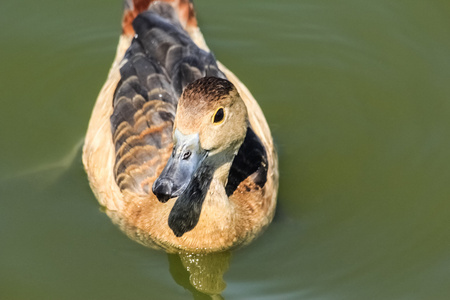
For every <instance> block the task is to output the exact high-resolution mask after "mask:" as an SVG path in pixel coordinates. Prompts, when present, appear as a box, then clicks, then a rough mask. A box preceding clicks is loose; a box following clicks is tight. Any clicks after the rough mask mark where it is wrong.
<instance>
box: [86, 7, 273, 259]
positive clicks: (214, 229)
mask: <svg viewBox="0 0 450 300" xmlns="http://www.w3.org/2000/svg"><path fill="white" fill-rule="evenodd" d="M151 2H152V1H149V0H146V1H134V3H131V2H130V1H129V3H128V9H127V10H126V11H125V15H124V21H123V28H124V30H123V34H122V35H121V37H120V40H119V45H118V48H117V54H116V58H115V60H114V62H113V65H112V67H111V70H110V72H109V75H108V78H107V81H106V83H105V85H104V86H103V88H102V90H101V92H100V94H99V96H98V99H97V102H96V104H95V107H94V110H93V112H92V116H91V120H90V123H89V128H88V132H87V135H86V140H85V145H84V149H83V163H84V166H85V169H86V172H87V174H88V178H89V182H90V185H91V187H92V190H93V192H94V194H95V196H96V197H97V199H98V201H99V202H100V204H101V205H103V206H104V207H105V208H106V211H107V213H108V215H109V216H110V217H111V218H112V219H113V221H114V222H115V223H117V224H118V225H119V226H120V227H121V229H122V230H123V231H124V232H126V233H127V234H128V235H129V236H130V237H132V238H133V239H136V240H137V241H139V242H141V243H143V244H145V245H147V246H151V247H160V248H163V249H165V250H166V251H170V252H174V251H179V250H184V251H193V252H212V251H221V250H225V249H229V248H232V247H235V246H238V245H242V244H245V243H248V242H250V241H251V240H252V239H254V238H255V237H256V236H257V235H258V233H260V232H261V230H262V229H263V228H264V227H266V226H267V225H268V224H269V223H270V222H271V220H272V218H273V214H274V210H275V203H276V195H277V189H278V166H277V156H276V152H275V150H274V146H273V142H272V137H271V134H270V130H269V127H268V125H267V122H266V120H265V118H264V115H263V113H262V111H261V109H260V107H259V106H258V104H257V102H256V101H255V99H254V98H253V96H252V95H251V93H250V92H249V91H248V89H247V88H246V87H245V86H244V85H243V84H242V83H241V82H240V81H239V79H238V78H237V77H236V76H235V75H234V74H233V73H231V72H230V71H229V70H228V69H226V68H225V67H224V66H223V65H221V64H220V63H217V65H216V63H215V62H214V61H212V62H211V61H210V57H211V56H204V57H206V58H203V60H202V58H200V60H201V61H202V62H204V65H203V64H200V65H195V66H194V65H189V64H188V63H184V64H180V65H181V66H182V67H184V68H185V69H184V71H183V72H181V71H180V73H176V72H175V71H174V70H175V69H173V68H172V66H173V65H174V63H171V61H172V60H173V59H172V58H171V56H170V55H172V54H173V53H174V54H173V57H175V58H174V59H175V61H177V59H178V60H182V59H184V58H183V55H185V53H186V52H189V51H191V50H189V51H188V50H183V49H184V48H183V47H181V46H180V44H177V43H176V42H174V43H173V44H170V45H169V47H168V48H164V49H163V50H164V51H162V50H161V49H162V48H155V49H156V50H155V51H154V53H155V54H154V56H155V57H157V58H156V59H159V61H160V62H159V63H152V62H153V61H154V59H153V58H152V57H150V58H148V57H145V55H143V54H142V53H148V52H149V51H148V50H146V51H143V52H142V53H141V52H139V51H141V50H139V49H140V48H136V47H141V46H142V44H143V43H144V42H145V41H144V42H143V41H141V42H140V44H139V43H138V42H136V40H138V39H139V38H141V39H144V38H145V37H144V33H145V34H147V32H148V35H145V36H151V37H155V38H159V39H162V40H163V41H164V42H166V41H167V40H169V41H172V40H173V38H172V37H168V38H167V39H165V37H164V32H163V31H161V30H160V29H159V28H165V27H164V26H166V25H167V24H166V23H165V22H169V23H171V24H174V25H173V26H175V27H176V26H179V27H180V30H181V27H182V28H183V29H184V30H185V32H187V34H188V35H189V37H190V38H191V39H192V41H193V42H194V43H195V45H196V46H193V45H194V44H192V45H188V47H190V48H189V49H194V48H195V47H198V48H200V49H202V50H198V51H200V52H198V51H197V50H195V49H194V50H192V51H194V52H195V51H197V52H195V53H200V54H199V55H209V49H208V48H207V46H206V43H205V42H204V39H203V36H202V34H201V33H200V30H199V29H198V27H197V22H196V20H195V16H194V12H193V7H192V4H191V3H190V2H189V1H185V0H176V1H166V2H168V3H170V7H173V8H174V9H171V8H170V7H169V5H168V4H165V3H161V2H155V3H151ZM150 3H151V4H150ZM149 6H150V11H152V12H151V13H148V14H147V15H143V16H142V17H139V18H140V21H139V20H138V21H137V22H135V23H134V24H133V25H134V26H138V27H139V25H140V24H144V25H145V26H147V25H146V24H147V23H148V24H150V23H151V24H153V23H152V22H156V23H155V24H156V25H155V26H156V27H154V25H151V27H149V28H150V29H148V28H147V27H145V29H139V28H138V27H135V28H138V29H137V30H143V31H142V32H143V33H142V34H141V33H140V31H139V36H138V37H136V38H135V39H133V35H134V32H133V30H132V27H131V25H130V24H131V21H132V20H133V18H135V17H136V16H137V15H138V14H139V13H140V12H143V11H146V10H147V8H148V7H149ZM168 7H169V8H168ZM155 15H158V16H160V15H162V16H164V17H165V20H163V21H160V20H159V17H158V16H156V17H155ZM177 19H178V20H179V22H180V23H177V22H178V21H177ZM153 20H156V21H153ZM138 22H142V23H138ZM158 22H161V23H158ZM160 24H162V25H161V26H160V27H158V26H159V25H160ZM142 26H143V25H142ZM149 26H150V25H149ZM166 27H167V26H166ZM152 28H153V29H152ZM154 28H156V29H154ZM180 32H181V31H180ZM183 32H184V31H183ZM177 34H180V33H177ZM181 34H182V33H181ZM141 36H143V37H141ZM186 36H187V35H186ZM181 41H182V43H184V37H182V38H181ZM133 43H134V44H133ZM130 45H134V46H132V47H131V48H130ZM140 45H141V46H140ZM152 45H153V44H152ZM161 45H165V44H164V43H161ZM157 46H158V45H157ZM133 47H134V48H136V49H138V50H129V48H130V49H132V48H133ZM142 47H146V46H145V45H144V46H142ZM193 47H194V48H193ZM134 48H133V49H134ZM127 49H128V52H127ZM146 49H147V48H146ZM133 51H134V52H133ZM126 52H127V56H126V57H125V58H124V55H125V53H126ZM179 53H182V54H179ZM189 53H191V52H189ZM158 55H159V56H160V57H161V58H160V57H158ZM189 55H191V54H189ZM142 59H143V60H142ZM184 61H187V62H191V61H192V60H183V62H184ZM161 62H162V63H161ZM147 63H149V66H148V67H145V68H142V70H141V69H140V68H141V66H142V65H143V64H144V65H145V64H147ZM160 65H161V66H162V67H161V68H162V69H163V70H162V71H161V70H159V69H158V68H159V66H160ZM202 66H205V67H204V68H203V67H202ZM128 67H130V68H131V69H130V70H131V71H130V72H131V73H129V74H128V73H126V72H127V71H126V70H125V69H126V68H128ZM152 68H155V69H154V70H153V69H152ZM171 68H172V69H171ZM180 68H181V67H180ZM149 69H151V70H152V71H148V70H149ZM124 70H125V71H124ZM186 70H187V71H186ZM145 72H147V73H145ZM171 73H173V74H175V73H176V74H175V75H174V76H173V77H172V80H168V79H167V78H169V77H170V76H169V75H170V74H171ZM127 74H128V75H127ZM130 74H131V75H130ZM167 74H169V75H167ZM179 74H188V77H189V76H190V77H189V78H186V77H182V78H181V81H180V82H181V83H180V84H181V90H180V89H179V88H177V86H176V84H175V81H176V80H175V81H174V79H173V78H179V77H176V76H179ZM209 74H213V75H214V74H217V75H214V76H216V77H222V78H223V77H225V76H226V78H227V79H228V80H229V81H230V82H231V83H232V84H233V85H234V87H235V88H230V89H229V91H227V93H225V94H221V96H220V97H218V98H217V99H216V98H214V97H213V95H212V94H211V92H208V93H203V92H202V90H201V89H200V90H198V91H200V92H198V91H197V92H195V84H194V83H192V82H193V81H195V79H198V78H201V77H204V76H210V75H209ZM191 77H192V78H191ZM169 79H170V78H169ZM220 80H222V79H220ZM220 80H219V82H220ZM206 81H207V80H206ZM206 81H205V80H199V81H195V82H199V83H198V84H206V85H208V84H216V81H214V80H212V81H208V82H206ZM166 82H168V83H169V84H167V83H166ZM153 83H155V84H153ZM189 83H192V84H191V85H188V84H189ZM158 84H159V85H158ZM136 86H141V87H142V89H143V90H144V92H142V91H141V87H139V88H136ZM197 87H198V86H197ZM185 88H186V89H187V90H188V91H191V93H190V94H189V93H188V92H186V90H185ZM211 89H212V91H213V90H214V86H213V87H212V88H211ZM182 90H185V93H184V94H183V95H181V100H180V102H179V103H178V108H177V98H178V96H179V95H178V94H180V93H181V92H182ZM136 91H139V92H138V93H136ZM192 91H194V92H192ZM199 95H200V96H199ZM199 97H205V98H208V99H209V98H210V100H205V101H206V102H205V103H209V104H208V105H204V106H202V107H199V106H198V105H197V104H198V103H199V102H197V99H198V98H199ZM230 103H231V104H232V105H231V104H230ZM218 107H224V109H225V116H226V118H227V117H228V116H230V118H231V117H233V118H235V117H236V116H238V115H242V116H241V117H239V118H237V119H233V121H232V122H231V123H230V124H231V125H228V124H225V123H226V121H227V119H226V118H225V120H224V121H223V122H224V124H221V125H220V126H216V127H214V126H215V124H213V123H212V122H211V118H212V116H213V114H214V112H215V111H217V108H218ZM175 113H176V119H175V120H174V118H175ZM244 113H245V115H244ZM236 120H239V121H236ZM174 123H175V128H177V129H179V131H180V132H182V133H183V134H186V135H189V134H192V133H196V132H197V133H199V137H200V138H199V140H200V145H201V147H203V148H204V149H222V150H223V151H220V153H227V154H226V155H221V156H213V155H212V153H213V152H214V151H213V150H211V151H210V154H211V156H210V157H211V159H210V161H211V162H212V164H214V163H217V161H216V162H214V159H217V158H214V157H220V159H223V160H225V158H226V159H227V161H224V162H221V163H220V164H219V163H217V166H218V167H217V168H215V169H214V171H213V176H212V178H211V183H210V185H209V186H208V190H207V192H206V195H205V198H204V200H203V204H202V205H201V213H200V215H199V218H198V223H196V224H195V225H194V227H193V228H192V229H186V230H184V231H183V232H182V233H181V236H177V235H176V234H174V231H173V230H172V229H171V227H169V225H168V219H169V216H170V214H171V211H172V209H173V207H174V203H175V202H176V201H177V198H172V199H170V200H168V201H167V202H166V203H162V202H160V201H158V199H157V197H156V196H155V195H154V194H153V192H152V185H153V183H154V182H155V180H156V179H157V178H158V176H159V175H160V174H161V172H162V170H163V169H164V166H165V165H166V163H167V161H168V159H169V157H170V156H171V153H172V148H173V140H172V134H173V131H174V128H173V127H174ZM248 126H249V127H248ZM219 127H220V129H218V128H219ZM247 127H248V128H249V129H248V131H246V128H247ZM246 132H247V133H246ZM253 132H254V134H253ZM231 133H232V134H231ZM251 134H253V135H251ZM233 139H238V141H237V142H236V141H234V140H233ZM244 139H245V141H244ZM247 141H249V142H247ZM243 142H244V144H243V146H242V147H241V148H242V149H244V148H243V147H244V146H245V147H248V149H249V150H251V151H254V152H252V154H251V156H245V155H246V154H245V153H241V154H240V153H238V154H237V157H236V159H234V160H233V158H234V155H236V152H237V151H238V149H239V146H240V145H241V143H243ZM250 142H252V143H253V142H254V143H257V145H261V147H262V148H261V149H259V148H258V149H259V150H258V149H256V150H252V149H253V144H251V145H250V144H248V143H250ZM233 143H235V144H236V145H234V144H233ZM231 144H233V145H231ZM255 145H256V144H255ZM208 147H209V148H208ZM246 149H247V148H246ZM251 151H248V150H246V151H245V152H251ZM258 151H259V152H258ZM241 152H244V151H241ZM254 156H255V157H256V156H257V157H258V158H259V159H260V161H258V162H257V164H256V165H255V163H254V162H247V161H246V160H248V159H253V157H254ZM249 165H252V166H253V167H254V166H256V167H257V168H254V169H252V170H245V169H242V168H244V167H246V166H249ZM230 167H231V168H232V171H230ZM229 174H231V175H229ZM233 174H237V175H238V176H233ZM243 174H244V175H243ZM247 175H248V176H247ZM231 176H233V178H232V177H231ZM243 176H245V178H242V177H243ZM261 178H262V179H261Z"/></svg>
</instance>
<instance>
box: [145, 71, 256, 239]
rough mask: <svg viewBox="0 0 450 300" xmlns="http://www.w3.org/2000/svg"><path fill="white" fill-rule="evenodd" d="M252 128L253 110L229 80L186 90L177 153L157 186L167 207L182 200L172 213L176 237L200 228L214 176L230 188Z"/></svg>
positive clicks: (205, 80)
mask: <svg viewBox="0 0 450 300" xmlns="http://www.w3.org/2000/svg"><path fill="white" fill-rule="evenodd" d="M247 128H248V114H247V108H246V106H245V104H244V102H243V101H242V99H241V97H240V96H239V93H238V92H237V90H236V88H235V87H234V85H233V84H232V83H231V82H229V81H228V80H226V79H220V78H216V77H204V78H201V79H198V80H196V81H194V82H192V83H191V84H189V85H188V86H187V87H186V88H185V90H184V92H183V94H182V95H181V97H180V100H179V102H178V107H177V113H176V117H175V122H174V131H173V152H172V155H171V157H170V158H169V160H168V162H167V164H166V166H165V168H164V170H163V171H162V172H161V174H160V176H159V177H158V179H157V180H156V181H155V182H154V184H153V188H152V190H153V193H154V194H155V195H156V196H157V198H158V200H159V201H161V202H163V203H164V202H166V201H168V200H169V199H171V198H174V197H178V199H177V200H176V202H175V204H174V206H173V208H172V210H171V212H170V215H169V226H170V228H171V229H172V230H173V232H174V234H175V235H176V236H182V235H183V234H184V233H185V232H187V231H189V230H192V229H193V228H194V227H195V225H196V224H197V222H198V219H199V217H200V212H201V207H202V204H203V200H204V199H205V197H206V193H207V191H208V189H209V186H210V184H211V181H212V180H213V178H214V179H216V180H219V181H220V182H221V183H223V185H224V186H225V185H226V182H227V179H228V173H229V170H230V167H231V163H232V162H233V159H234V157H235V156H236V154H237V152H238V150H239V147H240V146H241V145H242V142H243V141H244V139H245V135H246V132H247Z"/></svg>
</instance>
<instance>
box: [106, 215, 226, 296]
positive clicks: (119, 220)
mask: <svg viewBox="0 0 450 300" xmlns="http://www.w3.org/2000/svg"><path fill="white" fill-rule="evenodd" d="M104 211H105V213H106V214H107V215H108V216H109V218H110V219H111V220H112V221H113V223H114V224H116V225H117V226H119V227H120V229H121V230H122V231H123V232H124V233H125V234H126V235H128V237H130V238H131V239H132V240H135V241H136V242H138V243H140V244H142V245H144V246H146V247H149V248H154V249H158V250H161V248H162V247H163V246H162V245H158V244H157V243H156V241H154V240H152V239H150V238H149V237H148V234H147V233H145V232H142V231H141V230H140V229H138V228H136V227H134V226H132V225H130V224H129V223H128V222H127V219H126V218H123V217H122V216H121V214H120V213H118V212H116V211H112V210H108V209H105V210H104ZM167 255H168V259H169V264H170V273H171V274H172V277H173V279H174V280H175V282H176V283H178V284H179V285H180V286H182V287H184V288H186V289H187V290H189V291H190V292H191V293H192V295H193V296H194V299H223V297H222V296H221V293H222V292H223V290H225V287H226V283H225V281H224V280H223V275H224V274H225V272H226V271H227V270H228V267H229V261H230V258H231V252H229V251H226V252H218V253H208V254H207V253H203V254H201V253H183V252H181V253H178V254H170V253H168V254H167Z"/></svg>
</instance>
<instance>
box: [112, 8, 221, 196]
mask: <svg viewBox="0 0 450 300" xmlns="http://www.w3.org/2000/svg"><path fill="white" fill-rule="evenodd" d="M133 26H134V30H135V32H136V36H135V38H134V39H133V41H132V43H131V46H130V48H129V49H128V50H127V52H126V54H125V57H124V60H123V61H122V63H121V68H120V75H121V79H120V81H119V83H118V85H117V88H116V91H115V93H114V100H113V107H114V111H113V114H112V115H111V118H110V120H111V130H112V135H113V143H114V146H115V166H114V176H115V180H116V182H117V184H118V186H119V188H120V190H121V191H123V190H125V189H126V190H129V191H130V192H132V193H136V194H139V195H145V194H149V193H150V190H151V185H152V184H153V181H154V180H155V179H156V178H157V176H158V174H159V173H160V172H161V171H162V169H163V166H164V165H165V164H166V162H167V159H168V158H169V155H170V152H171V149H172V129H173V121H174V119H175V112H176V105H177V102H178V97H179V96H180V94H181V92H182V91H183V89H184V87H185V86H186V85H187V84H189V83H190V82H191V81H194V80H196V79H198V78H200V77H204V76H217V77H225V76H224V75H223V73H222V72H220V71H219V68H218V67H217V64H216V61H215V58H214V56H213V55H212V54H211V53H209V52H207V51H204V50H202V49H200V48H199V47H198V46H197V45H196V44H195V43H194V42H193V41H192V40H191V39H190V37H189V35H188V34H187V32H186V31H184V29H183V28H182V26H181V24H180V23H179V22H178V21H177V16H176V12H175V10H174V9H173V7H172V6H171V5H169V4H167V3H154V4H152V6H151V8H150V10H149V11H146V12H143V13H142V14H140V15H139V16H137V17H136V19H135V20H134V22H133Z"/></svg>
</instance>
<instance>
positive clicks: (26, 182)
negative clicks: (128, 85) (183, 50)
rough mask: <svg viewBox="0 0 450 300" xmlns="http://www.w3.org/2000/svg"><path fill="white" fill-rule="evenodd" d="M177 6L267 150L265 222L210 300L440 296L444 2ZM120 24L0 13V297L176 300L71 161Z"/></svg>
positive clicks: (446, 193) (446, 112)
mask: <svg viewBox="0 0 450 300" xmlns="http://www.w3.org/2000/svg"><path fill="white" fill-rule="evenodd" d="M195 3H196V7H197V12H198V17H199V20H200V25H201V28H202V30H203V33H204V35H205V37H206V40H207V42H208V44H209V46H210V48H211V49H212V50H213V51H214V52H215V54H216V56H217V58H218V59H220V60H221V61H222V62H223V63H224V64H225V65H227V67H229V68H230V69H231V70H233V71H234V72H235V73H236V74H237V75H238V76H239V77H240V79H241V80H242V81H243V82H244V83H246V85H247V86H248V88H249V89H250V90H251V91H252V92H253V94H254V96H255V98H256V99H257V100H258V101H259V103H260V105H261V107H262V108H263V110H264V112H265V114H266V117H267V120H268V122H269V124H270V126H271V129H272V133H273V135H274V138H275V141H276V144H277V146H278V149H279V155H280V174H281V181H280V190H279V213H278V215H277V218H276V220H275V221H274V223H273V224H272V225H271V227H270V228H269V229H268V231H267V232H266V233H265V234H264V235H263V236H262V237H261V238H259V239H258V240H257V241H256V242H254V243H253V244H251V245H250V246H249V247H246V248H244V249H241V250H238V251H235V252H234V253H233V255H232V259H231V262H230V268H229V270H228V272H227V273H226V274H225V281H226V282H227V288H226V290H225V291H224V292H223V294H222V295H223V297H224V298H225V299H450V201H449V200H450V117H449V116H450V2H449V1H447V0H427V1H425V0H420V1H419V0H409V1H406V0H398V1H388V0H378V1H373V0H372V1H370V0H343V1H334V0H320V1H318V0H284V1H269V0H258V1H257V0H247V1H238V0H229V1H216V0H214V1H211V0H210V1H206V0H196V1H195ZM121 13H122V6H121V3H120V1H119V0H118V1H106V0H102V1H88V0H78V1H56V0H42V1H31V0H24V1H2V2H1V3H0V28H1V29H0V54H1V55H0V95H1V98H2V100H1V109H0V128H1V129H0V141H1V142H0V143H1V147H0V197H1V200H0V201H1V202H0V243H1V244H0V298H1V299H192V295H191V292H189V291H187V290H185V289H184V288H183V287H181V286H179V285H178V284H177V283H175V280H174V278H172V276H171V273H170V272H169V262H168V258H167V255H166V254H165V253H163V252H158V251H154V250H149V249H146V248H144V247H142V246H140V245H139V244H137V243H135V242H133V241H131V240H129V239H128V238H127V237H126V236H125V235H123V234H122V233H121V232H120V231H119V230H118V229H117V228H116V227H115V226H114V225H113V224H112V223H111V222H110V220H109V218H108V217H107V216H106V215H105V214H104V213H103V212H101V210H100V209H99V205H98V204H97V202H96V200H95V198H94V196H93V195H92V193H91V191H90V189H89V186H88V183H87V179H86V175H85V173H84V171H83V168H82V165H81V159H80V157H81V152H80V149H81V145H82V140H83V136H84V134H85V131H86V128H87V124H88V120H89V117H90V113H91V109H92V107H93V105H94V101H95V99H96V96H97V93H98V92H99V90H100V88H101V85H102V83H103V82H104V80H105V78H106V74H107V71H108V69H109V66H110V64H111V62H112V60H113V56H114V53H115V47H116V45H117V40H118V36H119V33H120V18H121ZM175 279H176V278H175ZM197 298H199V297H197ZM199 299H200V298H199Z"/></svg>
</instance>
